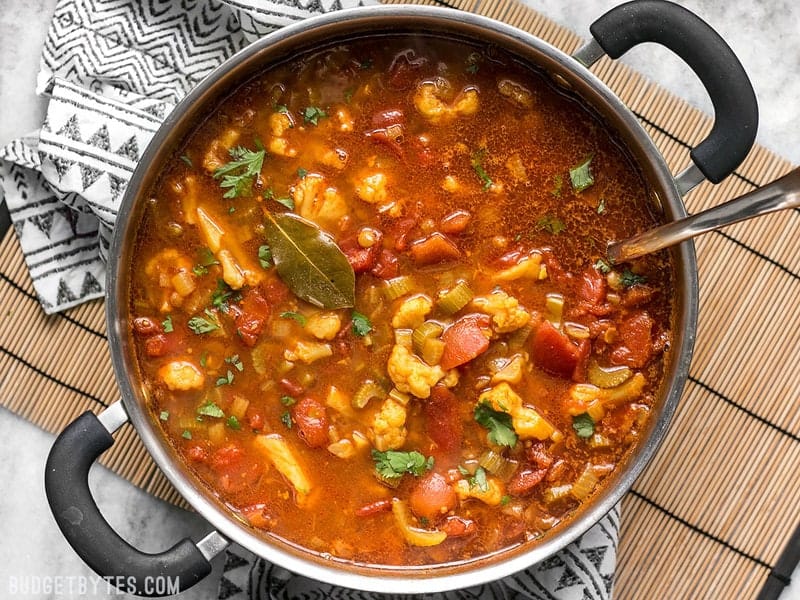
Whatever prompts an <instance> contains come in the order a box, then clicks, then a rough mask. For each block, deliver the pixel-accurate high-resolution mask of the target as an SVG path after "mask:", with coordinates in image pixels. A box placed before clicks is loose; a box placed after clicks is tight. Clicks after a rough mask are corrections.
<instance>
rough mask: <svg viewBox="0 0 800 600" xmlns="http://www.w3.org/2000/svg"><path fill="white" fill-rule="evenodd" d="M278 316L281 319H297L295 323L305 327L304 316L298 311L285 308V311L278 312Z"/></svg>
mask: <svg viewBox="0 0 800 600" xmlns="http://www.w3.org/2000/svg"><path fill="white" fill-rule="evenodd" d="M280 317H281V319H292V320H294V321H297V323H298V324H299V325H300V327H305V326H306V318H305V317H304V316H303V315H301V314H300V313H297V312H292V311H289V310H287V311H286V312H282V313H281V314H280Z"/></svg>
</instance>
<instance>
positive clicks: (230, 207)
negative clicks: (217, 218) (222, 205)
mask: <svg viewBox="0 0 800 600" xmlns="http://www.w3.org/2000/svg"><path fill="white" fill-rule="evenodd" d="M235 212H236V207H235V206H229V207H228V214H229V215H232V214H233V213H235Z"/></svg>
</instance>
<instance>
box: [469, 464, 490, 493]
mask: <svg viewBox="0 0 800 600" xmlns="http://www.w3.org/2000/svg"><path fill="white" fill-rule="evenodd" d="M467 481H468V482H469V487H470V488H478V490H480V491H481V492H484V493H485V492H488V491H489V482H488V481H487V480H486V471H485V470H484V468H483V467H478V468H477V469H475V474H474V475H473V476H472V477H470V478H469V479H468V480H467Z"/></svg>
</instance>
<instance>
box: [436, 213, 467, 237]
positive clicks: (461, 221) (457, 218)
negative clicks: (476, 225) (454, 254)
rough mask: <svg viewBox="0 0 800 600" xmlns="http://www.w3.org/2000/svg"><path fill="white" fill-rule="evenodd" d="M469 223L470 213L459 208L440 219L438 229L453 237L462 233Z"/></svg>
mask: <svg viewBox="0 0 800 600" xmlns="http://www.w3.org/2000/svg"><path fill="white" fill-rule="evenodd" d="M470 221H472V213H470V212H469V211H468V210H464V209H462V208H460V209H458V210H454V211H453V212H451V213H450V214H448V215H446V216H444V217H442V220H441V221H440V222H439V229H440V230H441V231H443V232H444V233H449V234H454V235H455V234H459V233H464V230H465V229H466V228H467V226H468V225H469V223H470Z"/></svg>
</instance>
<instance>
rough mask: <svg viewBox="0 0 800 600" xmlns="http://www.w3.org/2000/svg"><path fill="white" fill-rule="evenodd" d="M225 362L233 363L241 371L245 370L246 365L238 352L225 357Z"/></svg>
mask: <svg viewBox="0 0 800 600" xmlns="http://www.w3.org/2000/svg"><path fill="white" fill-rule="evenodd" d="M225 362H226V363H228V364H229V365H233V366H234V367H235V368H236V370H237V371H239V372H240V373H241V372H242V371H244V365H243V364H242V359H241V358H239V355H238V354H234V355H233V356H228V357H227V358H226V359H225Z"/></svg>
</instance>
